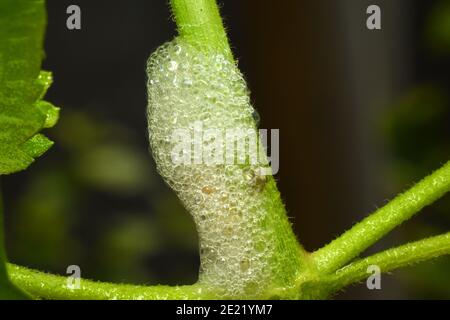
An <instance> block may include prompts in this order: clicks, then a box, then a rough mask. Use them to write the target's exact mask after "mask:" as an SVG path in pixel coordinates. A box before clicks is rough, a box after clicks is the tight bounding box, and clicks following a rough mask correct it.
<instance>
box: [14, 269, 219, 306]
mask: <svg viewBox="0 0 450 320" xmlns="http://www.w3.org/2000/svg"><path fill="white" fill-rule="evenodd" d="M7 267H8V272H9V275H10V278H11V280H12V282H13V283H14V284H16V285H17V286H18V287H20V288H22V289H23V290H25V291H26V292H28V293H29V294H30V295H31V296H33V297H35V298H43V299H56V300H191V299H214V295H213V294H212V293H211V291H206V290H204V289H203V288H202V286H201V285H199V284H194V285H190V286H139V285H128V284H116V283H106V282H97V281H91V280H85V279H81V280H80V288H79V289H71V288H70V287H68V286H67V280H68V277H64V276H57V275H53V274H48V273H44V272H40V271H36V270H32V269H28V268H25V267H21V266H17V265H14V264H8V266H7Z"/></svg>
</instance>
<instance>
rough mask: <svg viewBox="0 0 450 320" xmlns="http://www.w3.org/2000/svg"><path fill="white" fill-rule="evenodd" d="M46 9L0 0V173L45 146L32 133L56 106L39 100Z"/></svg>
mask: <svg viewBox="0 0 450 320" xmlns="http://www.w3.org/2000/svg"><path fill="white" fill-rule="evenodd" d="M45 24H46V14H45V6H44V1H42V0H0V175H2V174H11V173H14V172H17V171H21V170H24V169H26V168H27V167H28V166H29V165H30V164H31V163H32V162H33V161H34V159H35V158H36V157H39V156H41V155H42V154H43V153H44V152H45V151H47V150H48V148H49V147H50V146H51V144H52V143H51V142H50V140H48V139H47V138H45V137H44V136H42V135H40V134H38V133H39V131H41V130H42V129H44V128H49V127H52V126H54V125H55V124H56V121H57V119H58V113H59V109H58V108H56V107H54V106H53V105H52V104H50V103H48V102H46V101H42V100H41V99H42V98H43V96H44V95H45V93H46V91H47V89H48V88H49V86H50V85H51V82H52V77H51V74H50V73H49V72H43V71H41V70H40V68H41V61H42V58H43V56H44V54H43V49H42V44H43V36H44V29H45Z"/></svg>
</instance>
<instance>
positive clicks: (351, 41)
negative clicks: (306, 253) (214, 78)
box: [4, 0, 450, 299]
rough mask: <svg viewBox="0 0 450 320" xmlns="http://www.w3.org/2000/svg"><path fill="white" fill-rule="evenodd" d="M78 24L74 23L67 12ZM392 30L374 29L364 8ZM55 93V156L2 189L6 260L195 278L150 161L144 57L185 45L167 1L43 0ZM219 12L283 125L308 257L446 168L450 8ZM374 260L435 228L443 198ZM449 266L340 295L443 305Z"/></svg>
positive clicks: (112, 273) (188, 234) (345, 1)
mask: <svg viewBox="0 0 450 320" xmlns="http://www.w3.org/2000/svg"><path fill="white" fill-rule="evenodd" d="M71 4H77V5H79V6H80V7H81V10H82V30H79V31H70V30H68V29H67V28H66V19H67V16H68V15H67V14H66V8H67V7H68V6H69V5H71ZM371 4H377V5H379V6H380V7H381V10H382V30H377V31H371V30H368V29H367V28H366V19H367V14H366V8H367V7H368V6H369V5H371ZM47 6H48V15H49V18H48V31H47V37H46V43H45V48H46V52H47V59H46V60H45V62H44V68H45V69H47V70H51V71H52V72H53V74H54V80H55V82H54V84H53V86H52V87H51V89H50V91H49V93H48V95H47V99H48V100H49V101H51V102H53V103H54V104H56V105H58V106H61V108H62V112H61V119H60V122H59V124H58V126H57V127H56V128H54V129H51V130H50V131H49V132H48V135H49V136H51V137H52V139H53V140H54V141H55V142H56V144H55V146H54V147H53V148H52V149H51V151H50V152H48V153H47V154H46V155H45V156H44V157H43V158H42V159H40V160H39V161H37V162H36V163H35V164H33V165H32V166H31V167H30V168H29V169H28V170H26V171H25V172H22V173H19V174H16V175H13V176H10V177H7V178H5V179H4V180H5V181H4V193H5V196H4V197H5V206H6V222H7V226H8V227H7V230H8V233H7V246H8V250H9V258H10V260H11V261H13V262H15V263H18V264H22V265H26V266H30V267H33V268H38V269H41V270H46V271H51V272H55V273H60V274H65V271H66V268H67V266H68V265H71V264H76V265H79V266H80V267H81V270H82V276H83V277H86V278H93V279H98V280H104V281H114V282H130V283H145V284H156V283H163V284H188V283H193V282H195V281H196V275H197V270H198V265H199V261H198V253H197V236H196V231H195V226H194V224H193V222H192V221H191V219H190V216H189V214H188V213H187V212H186V211H185V210H184V209H183V207H182V206H181V205H180V203H179V201H178V199H177V198H176V196H175V195H174V194H173V193H172V192H171V191H170V189H169V188H168V187H167V186H165V185H164V183H163V181H162V179H161V178H160V177H159V176H158V174H157V173H156V171H155V166H154V163H153V161H152V159H151V156H150V155H149V153H148V143H147V130H146V116H145V109H146V91H145V90H146V87H145V82H146V76H145V64H146V59H147V58H148V56H149V55H150V53H151V52H152V51H153V50H155V49H156V48H157V47H158V46H159V45H161V44H162V43H164V42H165V41H168V40H170V39H171V38H172V37H173V36H174V35H175V25H174V23H173V22H172V20H171V18H170V16H171V14H170V11H169V7H168V4H167V3H166V1H165V0H152V1H149V0H128V1H120V0H117V1H111V0H108V1H106V0H96V1H88V0H71V1H66V0H48V5H47ZM222 13H223V15H224V17H225V21H226V25H227V27H228V31H229V35H230V38H231V43H232V46H233V48H234V52H235V56H236V58H237V59H238V60H239V66H240V68H241V70H242V71H243V73H244V74H245V76H246V78H247V80H248V82H249V86H250V89H251V91H252V100H253V102H254V104H255V106H256V108H257V109H258V111H259V113H260V115H261V118H262V121H261V127H262V128H279V129H280V139H281V146H280V148H281V155H280V172H279V173H278V175H277V176H276V178H277V180H278V183H279V188H280V190H281V193H282V196H283V198H284V200H285V202H286V206H287V209H288V212H289V215H290V216H291V217H292V221H293V222H294V226H295V231H296V233H297V234H298V236H299V238H300V239H301V241H302V242H303V244H304V245H305V247H306V248H307V249H308V250H314V249H317V248H319V247H320V246H322V245H324V244H325V243H327V242H328V241H330V240H331V239H333V238H334V237H336V236H338V235H339V234H340V233H341V232H343V231H344V230H345V229H347V228H349V227H350V226H351V225H352V224H353V223H355V222H356V221H359V220H360V219H361V218H363V217H364V216H365V215H367V214H368V213H370V212H372V211H373V210H375V209H376V208H377V207H379V206H382V205H383V204H384V203H386V201H387V199H390V198H392V197H393V196H394V195H395V194H397V193H398V192H401V191H402V190H404V189H406V188H407V187H408V186H411V185H412V184H413V183H414V182H416V181H418V180H419V179H420V178H421V177H423V176H424V175H426V174H428V173H430V172H431V171H432V170H433V169H436V168H438V167H439V166H440V165H442V164H443V163H445V162H446V161H447V160H449V158H450V126H449V124H450V100H449V99H450V96H449V93H450V90H449V89H450V78H449V76H450V2H449V1H446V0H440V1H439V0H437V1H434V0H433V1H420V0H417V1H415V0H397V1H389V0H377V1H366V0H340V1H332V0H328V1H323V0H322V1H316V0H307V1H306V0H305V1H298V0H290V1H288V0H285V1H273V0H272V1H261V0H251V1H250V0H246V1H238V0H234V1H232V0H227V1H222ZM423 211H424V212H423V213H421V214H420V215H418V216H416V217H415V218H413V219H412V220H411V221H410V222H407V223H405V224H404V225H403V226H401V228H399V229H398V230H396V231H395V232H393V233H392V234H391V235H389V236H388V237H387V238H386V239H385V240H383V241H382V242H381V243H379V244H378V245H377V246H375V247H374V248H372V249H371V250H369V251H368V253H373V252H375V251H378V250H381V249H384V248H388V247H391V246H394V245H398V244H401V243H404V242H406V241H410V240H417V239H420V238H423V237H426V236H430V235H434V234H439V233H443V232H445V231H448V229H449V227H450V197H449V196H447V197H445V198H443V199H441V200H440V201H439V202H437V203H435V204H433V206H432V207H429V208H426V209H425V210H423ZM449 270H450V259H449V258H448V257H447V258H442V259H439V260H436V261H434V262H428V263H424V264H421V265H419V266H416V267H413V268H410V269H404V270H403V271H400V272H395V273H394V274H393V275H385V276H383V278H382V290H372V291H371V290H368V289H367V288H366V286H365V285H364V283H363V284H361V285H357V286H354V287H352V288H349V289H348V290H347V291H346V292H344V293H342V294H340V295H338V296H337V298H339V299H349V298H356V299H394V298H423V299H429V298H446V299H450V274H449Z"/></svg>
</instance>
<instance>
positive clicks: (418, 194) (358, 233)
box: [312, 161, 450, 273]
mask: <svg viewBox="0 0 450 320" xmlns="http://www.w3.org/2000/svg"><path fill="white" fill-rule="evenodd" d="M449 190H450V161H449V162H447V163H446V164H445V165H444V166H443V167H442V168H440V169H438V170H436V171H435V172H434V173H432V174H431V175H429V176H428V177H426V178H424V179H423V180H422V181H420V182H419V183H417V184H416V185H415V186H414V187H412V188H411V189H409V190H408V191H406V192H405V193H403V194H400V195H398V196H397V197H396V198H395V199H394V200H392V201H390V202H389V203H388V204H387V205H385V206H384V207H382V208H380V209H378V210H377V211H376V212H375V213H373V214H372V215H370V216H368V217H367V218H365V219H364V220H362V221H361V222H359V223H358V224H356V225H355V226H353V227H352V228H351V229H350V230H348V231H347V232H345V233H344V234H342V235H341V236H340V237H339V238H337V239H336V240H334V241H332V242H331V243H329V244H328V245H326V246H325V247H323V248H322V249H319V250H318V251H316V252H315V253H313V254H312V259H313V261H314V263H315V264H316V267H317V270H318V271H319V272H321V273H330V272H333V271H336V270H337V269H339V268H340V267H342V266H344V265H345V264H346V263H348V262H349V261H350V260H352V259H353V258H355V257H356V256H358V255H359V254H360V253H361V252H362V251H364V250H365V249H367V248H368V247H369V246H371V245H372V244H374V243H375V242H376V241H378V240H379V239H380V238H381V237H383V236H384V235H385V234H387V233H388V232H389V231H391V230H392V229H393V228H395V227H396V226H398V225H400V224H401V223H402V222H404V221H405V220H407V219H409V218H411V216H413V215H414V214H415V213H416V212H418V211H420V210H421V209H422V208H423V207H425V206H427V205H429V204H431V203H433V202H434V201H436V200H437V199H439V198H440V197H442V196H443V195H444V194H445V193H446V192H448V191H449Z"/></svg>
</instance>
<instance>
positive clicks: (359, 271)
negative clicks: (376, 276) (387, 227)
mask: <svg viewBox="0 0 450 320" xmlns="http://www.w3.org/2000/svg"><path fill="white" fill-rule="evenodd" d="M446 254H450V232H449V233H446V234H443V235H439V236H435V237H431V238H427V239H423V240H419V241H416V242H411V243H408V244H405V245H402V246H399V247H397V248H393V249H389V250H386V251H383V252H380V253H377V254H375V255H373V256H370V257H367V258H364V259H360V260H358V261H355V262H353V263H351V264H349V265H347V266H345V267H344V268H342V269H340V270H338V271H336V272H335V273H334V274H333V275H332V276H331V277H330V278H329V281H331V282H332V283H333V284H334V290H333V291H337V290H340V289H342V288H344V287H346V286H348V285H350V284H352V283H355V282H358V281H361V280H363V279H366V278H367V277H368V276H369V275H370V274H369V273H368V272H367V267H369V266H371V265H376V266H378V267H379V268H380V270H381V272H388V271H392V270H394V269H398V268H401V267H405V266H409V265H411V264H414V263H418V262H421V261H425V260H429V259H432V258H436V257H439V256H442V255H446Z"/></svg>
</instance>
